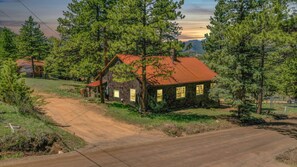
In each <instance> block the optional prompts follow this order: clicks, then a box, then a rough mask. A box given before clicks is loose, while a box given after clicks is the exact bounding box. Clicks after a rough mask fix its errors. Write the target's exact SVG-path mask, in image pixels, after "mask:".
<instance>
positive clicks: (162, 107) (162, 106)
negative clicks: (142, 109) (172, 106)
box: [148, 97, 168, 113]
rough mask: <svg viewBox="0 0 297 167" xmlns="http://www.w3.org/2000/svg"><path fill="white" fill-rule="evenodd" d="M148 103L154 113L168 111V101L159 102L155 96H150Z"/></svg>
mask: <svg viewBox="0 0 297 167" xmlns="http://www.w3.org/2000/svg"><path fill="white" fill-rule="evenodd" d="M148 105H149V107H150V109H151V110H152V111H153V112H154V113H160V112H168V105H167V103H166V101H161V102H157V101H156V100H155V98H154V97H149V104H148Z"/></svg>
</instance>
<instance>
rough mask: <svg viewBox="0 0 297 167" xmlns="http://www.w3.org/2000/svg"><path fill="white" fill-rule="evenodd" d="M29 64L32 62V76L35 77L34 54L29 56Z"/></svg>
mask: <svg viewBox="0 0 297 167" xmlns="http://www.w3.org/2000/svg"><path fill="white" fill-rule="evenodd" d="M31 64H32V77H33V78H35V65H34V56H31Z"/></svg>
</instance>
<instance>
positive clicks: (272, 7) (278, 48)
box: [245, 0, 294, 113]
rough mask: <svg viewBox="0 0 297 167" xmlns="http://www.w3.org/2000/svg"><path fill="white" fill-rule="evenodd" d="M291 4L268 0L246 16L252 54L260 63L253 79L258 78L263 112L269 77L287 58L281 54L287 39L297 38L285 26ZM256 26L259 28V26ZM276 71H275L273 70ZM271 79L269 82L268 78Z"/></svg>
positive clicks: (272, 76) (258, 91)
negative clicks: (284, 22) (284, 29)
mask: <svg viewBox="0 0 297 167" xmlns="http://www.w3.org/2000/svg"><path fill="white" fill-rule="evenodd" d="M287 17H288V4H287V1H286V0H266V1H264V3H260V4H259V6H258V7H257V8H256V9H255V10H254V11H253V12H252V15H251V17H248V18H247V19H246V20H245V23H246V27H247V26H248V27H251V30H252V32H253V33H252V34H251V38H250V42H249V46H250V47H251V51H250V54H253V55H254V56H255V58H256V59H255V60H256V61H255V63H256V65H257V67H256V71H255V72H254V79H255V80H256V82H258V87H257V90H256V95H257V112H258V113H261V112H262V102H263V96H264V94H265V92H269V88H270V87H271V85H272V84H271V82H270V80H271V79H273V78H274V77H276V76H275V75H273V74H275V66H278V65H280V62H283V60H285V59H286V58H285V57H283V56H282V54H281V53H282V52H283V51H284V48H287V46H288V44H289V43H288V42H289V41H291V40H294V39H292V38H291V36H290V35H289V34H288V33H287V32H285V31H283V30H282V28H281V25H282V22H283V21H285V20H287ZM256 27H257V28H256ZM271 72H273V73H271ZM267 81H269V82H267Z"/></svg>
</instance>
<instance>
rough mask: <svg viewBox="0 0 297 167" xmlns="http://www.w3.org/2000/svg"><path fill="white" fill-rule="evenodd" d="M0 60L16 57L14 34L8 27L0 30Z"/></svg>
mask: <svg viewBox="0 0 297 167" xmlns="http://www.w3.org/2000/svg"><path fill="white" fill-rule="evenodd" d="M0 41H1V42H0V48H1V49H0V60H2V61H4V60H7V59H9V58H11V59H15V58H16V57H17V55H16V54H17V48H16V34H15V33H14V32H12V31H11V30H10V29H8V28H6V27H5V28H3V29H2V30H0Z"/></svg>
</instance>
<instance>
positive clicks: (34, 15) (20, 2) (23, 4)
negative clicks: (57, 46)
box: [17, 0, 60, 35]
mask: <svg viewBox="0 0 297 167" xmlns="http://www.w3.org/2000/svg"><path fill="white" fill-rule="evenodd" d="M17 1H18V2H19V3H20V4H22V5H23V6H24V7H25V8H26V9H27V10H28V11H29V12H30V13H31V14H32V15H33V16H35V17H36V18H37V19H38V20H39V21H40V22H41V23H42V24H44V25H45V26H46V27H47V28H48V29H50V30H51V31H52V32H54V33H56V34H57V35H60V34H59V33H57V31H55V30H53V29H52V28H51V27H50V26H48V25H47V24H46V23H45V22H44V21H42V20H41V19H40V18H39V17H38V16H37V15H36V14H35V13H34V12H33V11H32V10H31V9H30V8H29V7H28V6H26V5H25V4H24V3H23V2H22V1H20V0H17Z"/></svg>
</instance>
